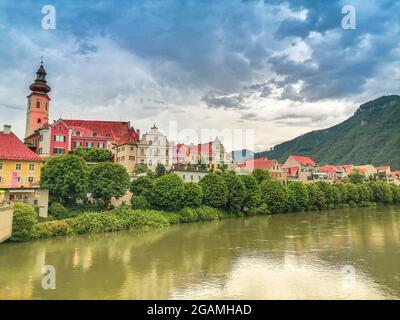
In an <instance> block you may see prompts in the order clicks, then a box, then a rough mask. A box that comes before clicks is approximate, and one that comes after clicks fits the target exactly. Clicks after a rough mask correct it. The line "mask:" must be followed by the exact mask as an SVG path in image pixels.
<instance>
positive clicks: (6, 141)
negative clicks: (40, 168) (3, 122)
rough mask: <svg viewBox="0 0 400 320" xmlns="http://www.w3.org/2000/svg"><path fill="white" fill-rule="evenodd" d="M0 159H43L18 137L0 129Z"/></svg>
mask: <svg viewBox="0 0 400 320" xmlns="http://www.w3.org/2000/svg"><path fill="white" fill-rule="evenodd" d="M0 160H16V161H34V162H39V161H40V162H42V161H43V159H42V158H41V157H39V156H38V155H37V154H36V153H34V152H33V151H32V150H31V149H29V148H28V147H27V146H26V145H25V144H24V143H23V142H22V141H21V140H19V139H18V137H17V136H16V135H15V134H14V133H12V132H10V133H8V134H6V133H4V132H3V131H0Z"/></svg>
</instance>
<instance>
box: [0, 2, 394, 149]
mask: <svg viewBox="0 0 400 320" xmlns="http://www.w3.org/2000/svg"><path fill="white" fill-rule="evenodd" d="M373 4H374V5H373V6H370V7H368V8H367V7H366V6H365V5H363V4H361V3H359V2H353V5H354V6H355V8H356V9H357V27H356V29H355V30H344V29H343V28H342V26H341V19H342V17H343V14H342V13H341V10H342V4H341V2H339V1H332V3H331V4H330V5H329V6H326V7H324V8H321V10H318V12H317V11H316V10H314V9H313V8H312V7H311V3H309V2H308V1H300V2H298V3H296V4H288V3H285V4H281V3H279V2H275V1H272V2H268V3H267V2H263V1H254V2H250V3H246V5H244V4H243V3H242V2H240V1H233V2H229V3H227V2H220V3H218V4H215V3H214V4H213V3H210V2H206V3H204V4H203V5H200V4H198V3H196V2H187V3H186V4H185V5H179V4H176V3H175V4H172V3H164V4H162V3H160V2H152V3H151V4H149V3H147V4H138V3H136V4H129V3H128V2H121V4H120V5H119V6H118V8H112V7H110V4H109V3H107V2H101V3H100V4H99V5H97V6H96V5H94V3H90V2H88V4H87V5H86V6H85V7H83V6H79V5H78V4H76V3H69V4H66V3H62V2H57V1H56V2H54V7H55V8H56V9H57V11H56V12H57V21H58V23H57V27H56V29H55V30H43V29H42V26H41V19H42V18H43V14H42V13H41V9H42V6H41V4H38V3H35V2H29V1H28V2H25V3H24V4H23V5H20V6H18V7H17V6H14V5H13V4H12V3H5V2H2V3H1V4H0V5H1V6H2V9H3V10H1V16H2V18H4V19H2V21H3V24H2V29H1V31H0V32H1V33H2V35H3V36H4V39H5V40H7V41H4V43H3V44H2V46H4V47H3V48H2V50H1V52H2V53H1V56H2V59H1V61H2V62H1V64H2V69H3V70H4V72H3V73H2V75H1V76H0V84H1V87H2V88H3V90H1V91H0V112H1V116H0V117H1V119H0V120H1V121H2V122H3V123H10V124H12V125H13V128H14V130H15V132H16V133H17V135H18V136H19V137H20V138H22V137H23V130H24V129H23V128H24V122H23V118H24V117H21V116H20V114H21V112H22V113H25V112H26V101H25V100H26V99H25V98H26V94H27V88H28V86H29V84H30V83H31V81H32V76H33V72H34V70H36V68H37V66H38V64H39V62H40V56H42V55H43V56H44V57H45V59H44V61H45V65H46V68H47V71H48V73H49V82H50V83H51V86H52V88H53V90H52V92H51V98H52V110H51V113H50V116H51V119H52V120H57V119H59V118H67V119H78V118H79V119H93V120H104V117H105V115H107V118H108V119H109V120H115V121H130V122H131V123H132V125H133V126H134V127H135V128H136V127H137V128H140V129H142V130H146V129H147V128H150V127H151V126H152V125H153V124H154V123H156V124H157V125H158V127H159V128H161V129H162V130H163V131H165V130H166V129H167V128H168V121H169V120H173V121H177V122H178V123H182V124H185V127H187V125H186V124H187V123H189V124H190V127H192V128H193V129H195V130H200V129H201V128H219V127H220V126H221V123H223V124H224V125H225V126H226V127H227V128H228V129H232V130H233V129H243V130H244V129H253V130H254V131H255V138H256V140H255V148H254V150H253V151H263V150H266V149H269V148H270V147H272V146H274V145H276V144H279V143H281V142H284V141H287V140H290V139H292V138H294V137H296V136H298V135H300V134H303V133H306V132H309V131H312V130H316V129H322V128H327V127H330V126H332V125H334V124H337V123H340V122H341V121H343V120H345V119H346V118H348V117H349V116H351V115H352V114H353V113H354V111H355V110H356V109H357V108H358V107H359V105H360V104H361V103H364V102H366V101H368V100H372V99H374V98H377V97H379V96H381V95H385V94H394V93H396V91H397V88H398V86H397V83H398V80H399V79H398V78H399V74H400V73H399V72H397V70H399V65H398V63H397V62H396V61H395V60H396V58H398V52H399V50H398V45H397V42H398V41H395V40H396V38H397V34H396V30H395V29H396V26H397V27H398V21H397V20H396V17H395V14H394V12H396V9H397V7H398V3H393V4H388V3H385V4H382V3H379V2H378V1H375V2H373ZM389 7H390V8H389ZM382 8H385V9H386V10H384V11H380V9H382ZM389 9H390V10H389ZM121 10H122V11H124V14H123V15H119V12H120V11H121ZM199 10H200V11H199ZM198 11H199V12H200V13H201V14H200V15H201V16H197V15H196V12H198ZM161 12H162V14H161ZM329 12H337V14H336V15H335V14H333V15H330V14H329ZM141 13H146V14H141ZM239 14H240V16H241V18H242V19H244V20H243V21H244V22H246V23H242V24H240V25H237V24H235V21H237V15H239ZM235 17H236V18H235ZM103 18H107V19H108V20H107V21H109V23H108V24H106V25H104V24H100V23H99V21H103V20H101V19H103ZM378 18H379V19H378ZM318 19H320V22H319V23H318ZM371 19H373V20H374V21H375V22H376V23H374V25H373V26H371V25H368V24H367V21H368V20H371ZM22 21H24V23H21V22H22ZM388 21H390V22H392V23H391V24H390V28H389V27H388V25H387V22H388ZM88 23H91V25H90V28H89V26H88ZM296 26H297V27H296ZM186 29H188V30H192V31H194V32H190V33H188V32H185V30H186ZM89 30H90V31H89ZM141 30H145V31H144V32H141ZM237 34H240V35H241V37H240V41H239V40H238V39H237V38H236V35H237ZM253 38H254V39H257V41H254V39H253ZM151 39H153V40H154V39H156V40H157V41H152V40H151ZM252 39H253V40H252ZM328 43H329V45H328ZM382 47H384V48H385V52H383V51H382V50H380V49H381V48H382ZM378 55H379V57H380V59H379V61H377V57H378ZM332 61H337V63H332ZM10 75H11V76H12V79H13V84H12V86H10V85H9V83H10V81H9V80H10ZM7 84H8V85H7ZM194 119H195V120H194ZM266 127H267V128H268V130H266V129H265V128H266Z"/></svg>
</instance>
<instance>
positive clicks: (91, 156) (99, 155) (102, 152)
mask: <svg viewBox="0 0 400 320" xmlns="http://www.w3.org/2000/svg"><path fill="white" fill-rule="evenodd" d="M69 154H73V155H77V156H78V157H81V158H83V159H84V160H85V161H87V162H107V161H112V159H113V155H112V152H111V151H110V150H108V149H104V148H82V147H78V148H76V149H73V150H71V151H70V152H69Z"/></svg>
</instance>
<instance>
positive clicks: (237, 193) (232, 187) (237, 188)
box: [221, 173, 246, 213]
mask: <svg viewBox="0 0 400 320" xmlns="http://www.w3.org/2000/svg"><path fill="white" fill-rule="evenodd" d="M221 176H222V178H223V179H224V182H225V185H226V187H227V188H228V201H227V203H226V207H225V208H226V210H227V211H229V212H236V213H238V212H240V211H241V209H242V206H243V201H244V199H245V197H246V187H245V185H244V183H243V181H242V180H241V179H240V178H239V177H238V176H237V175H236V174H234V173H223V174H222V175H221Z"/></svg>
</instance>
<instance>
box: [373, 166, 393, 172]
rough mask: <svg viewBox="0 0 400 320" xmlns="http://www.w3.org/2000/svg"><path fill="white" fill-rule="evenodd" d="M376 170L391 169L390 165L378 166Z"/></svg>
mask: <svg viewBox="0 0 400 320" xmlns="http://www.w3.org/2000/svg"><path fill="white" fill-rule="evenodd" d="M376 170H378V171H386V170H390V166H383V167H377V168H376Z"/></svg>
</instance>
